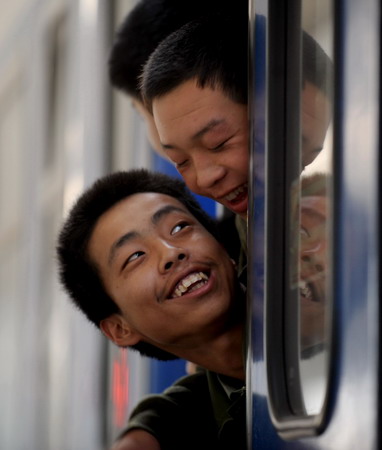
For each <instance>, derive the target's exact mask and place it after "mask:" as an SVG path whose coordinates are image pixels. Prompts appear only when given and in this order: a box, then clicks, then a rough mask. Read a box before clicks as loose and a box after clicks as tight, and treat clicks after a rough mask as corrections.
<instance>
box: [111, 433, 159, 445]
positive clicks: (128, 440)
mask: <svg viewBox="0 0 382 450" xmlns="http://www.w3.org/2000/svg"><path fill="white" fill-rule="evenodd" d="M110 450H160V445H159V442H158V441H157V440H156V438H155V437H154V436H153V435H152V434H150V433H148V432H147V431H144V430H138V429H137V430H131V431H129V432H128V433H127V434H125V436H123V437H122V438H121V439H118V441H116V442H115V443H114V445H113V446H112V447H111V449H110Z"/></svg>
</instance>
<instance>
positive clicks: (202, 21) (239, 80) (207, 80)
mask: <svg viewBox="0 0 382 450" xmlns="http://www.w3.org/2000/svg"><path fill="white" fill-rule="evenodd" d="M191 79H195V80H196V83H197V85H198V86H200V87H201V88H203V87H205V86H208V87H210V88H212V89H215V88H216V87H219V88H220V89H221V90H222V91H223V92H225V93H226V95H227V96H228V97H229V98H231V99H232V100H233V101H235V102H237V103H242V104H247V103H248V13H247V11H245V10H242V9H238V10H237V11H236V12H235V13H233V14H231V15H228V14H215V15H213V16H212V15H210V16H208V15H206V16H203V17H200V18H198V19H196V20H193V21H191V22H189V23H187V24H185V25H184V26H183V27H181V28H180V29H178V30H176V31H174V32H173V33H171V34H170V35H169V36H167V38H166V39H164V40H163V41H162V42H161V43H160V44H159V45H158V47H157V48H156V49H155V50H154V52H153V53H152V54H151V56H150V58H149V59H148V61H147V63H146V65H145V67H144V70H143V73H142V76H141V90H142V97H143V99H144V102H145V104H146V107H147V108H148V109H149V110H151V103H152V100H153V99H154V98H156V97H160V96H162V95H165V94H167V93H168V92H170V91H172V90H173V89H175V88H176V87H177V86H179V85H180V84H182V83H183V82H186V81H188V80H191Z"/></svg>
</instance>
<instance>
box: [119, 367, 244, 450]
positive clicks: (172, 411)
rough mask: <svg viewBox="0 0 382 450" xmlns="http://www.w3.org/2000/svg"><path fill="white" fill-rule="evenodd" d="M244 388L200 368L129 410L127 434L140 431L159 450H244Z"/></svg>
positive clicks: (231, 380) (240, 384)
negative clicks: (156, 441)
mask: <svg viewBox="0 0 382 450" xmlns="http://www.w3.org/2000/svg"><path fill="white" fill-rule="evenodd" d="M245 408H246V401H245V386H244V383H243V382H242V381H240V380H237V379H234V378H230V377H225V376H221V375H218V374H216V373H214V372H210V371H206V370H203V369H201V370H200V371H198V372H197V373H196V374H194V375H188V376H185V377H183V378H181V379H180V380H178V381H177V382H176V383H174V384H173V385H172V386H170V387H169V388H168V389H166V390H165V391H164V392H163V393H162V394H158V395H150V396H147V397H146V398H145V399H144V400H142V401H141V402H140V403H139V404H138V406H137V407H136V408H135V409H134V411H133V413H132V415H131V417H130V421H129V424H128V428H127V430H125V432H127V431H129V430H132V429H134V428H139V429H144V430H146V431H148V432H149V433H151V434H152V435H154V436H155V437H156V438H157V440H158V441H159V442H160V444H161V449H162V450H175V449H176V450H180V449H182V450H188V449H190V450H191V449H193V450H196V449H197V450H203V449H205V450H207V449H209V450H214V449H216V450H220V449H222V450H245V449H246V431H245V430H246V422H245Z"/></svg>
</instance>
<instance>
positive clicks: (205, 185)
mask: <svg viewBox="0 0 382 450" xmlns="http://www.w3.org/2000/svg"><path fill="white" fill-rule="evenodd" d="M195 172H196V182H197V185H198V187H199V189H202V190H205V189H210V188H212V187H214V186H215V185H216V184H217V183H218V182H219V181H220V180H221V179H223V178H224V176H225V175H226V169H225V168H224V167H223V166H221V165H219V164H216V163H215V162H214V161H213V160H209V159H208V157H207V156H206V157H203V158H199V159H197V160H196V161H195Z"/></svg>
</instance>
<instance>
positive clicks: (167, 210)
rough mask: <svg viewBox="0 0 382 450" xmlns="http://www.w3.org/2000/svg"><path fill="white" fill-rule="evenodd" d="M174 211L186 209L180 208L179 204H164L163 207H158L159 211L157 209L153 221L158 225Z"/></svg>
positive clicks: (182, 211)
mask: <svg viewBox="0 0 382 450" xmlns="http://www.w3.org/2000/svg"><path fill="white" fill-rule="evenodd" d="M172 212H181V213H184V212H185V211H184V209H182V208H179V207H178V206H174V205H166V206H163V208H160V209H158V211H156V212H155V213H154V214H153V216H152V218H151V221H152V223H153V224H154V225H157V224H158V222H159V221H160V220H161V219H162V218H163V217H165V216H167V215H168V214H171V213H172Z"/></svg>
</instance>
